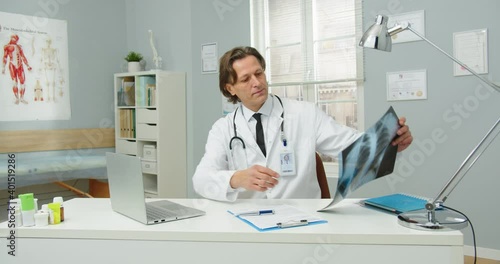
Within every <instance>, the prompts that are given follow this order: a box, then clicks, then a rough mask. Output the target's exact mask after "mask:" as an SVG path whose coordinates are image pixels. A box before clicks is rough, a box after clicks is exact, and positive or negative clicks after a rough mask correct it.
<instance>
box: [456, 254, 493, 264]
mask: <svg viewBox="0 0 500 264" xmlns="http://www.w3.org/2000/svg"><path fill="white" fill-rule="evenodd" d="M464 260H465V262H464V263H465V264H474V257H470V256H465V258H464ZM476 264H500V260H491V259H483V258H477V262H476Z"/></svg>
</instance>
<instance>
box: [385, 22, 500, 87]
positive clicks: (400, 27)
mask: <svg viewBox="0 0 500 264" xmlns="http://www.w3.org/2000/svg"><path fill="white" fill-rule="evenodd" d="M404 30H410V31H411V32H413V34H415V35H417V36H418V37H420V38H421V39H423V40H425V41H426V42H427V43H429V44H430V45H431V46H433V47H434V48H436V49H437V50H439V51H440V52H441V53H443V54H444V55H446V56H447V57H448V58H450V59H451V60H453V61H454V62H456V63H457V64H458V65H460V66H462V67H464V68H465V69H466V70H467V71H469V72H470V73H472V74H473V75H474V76H476V77H477V78H479V79H480V80H482V81H483V82H485V83H486V84H488V85H489V86H491V87H493V88H495V89H496V90H497V91H498V92H500V86H498V85H496V84H494V83H493V82H491V81H490V80H488V79H486V78H484V77H481V76H480V75H479V74H478V73H476V72H475V71H474V70H473V69H471V68H470V67H469V66H467V65H465V64H464V63H463V62H461V61H459V60H458V59H457V58H455V57H453V56H451V55H450V54H448V53H447V52H446V51H444V50H443V49H441V48H440V47H438V46H437V45H436V44H434V43H433V42H432V41H430V40H429V39H427V38H426V37H424V36H422V34H420V33H418V32H417V31H416V30H414V29H413V28H412V27H411V24H410V23H403V24H400V25H395V26H394V27H392V28H390V29H389V30H388V33H389V35H391V36H392V35H395V34H397V33H399V32H401V31H404Z"/></svg>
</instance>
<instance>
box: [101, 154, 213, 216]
mask: <svg viewBox="0 0 500 264" xmlns="http://www.w3.org/2000/svg"><path fill="white" fill-rule="evenodd" d="M106 163H107V172H108V183H109V192H110V197H111V207H112V208H113V211H115V212H117V213H120V214H122V215H124V216H127V217H129V218H132V219H134V220H136V221H138V222H141V223H143V224H147V225H151V224H158V223H164V222H170V221H176V220H180V219H186V218H191V217H196V216H202V215H205V212H204V211H202V210H198V209H195V208H191V207H187V206H184V205H181V204H178V203H175V202H171V201H168V200H159V201H152V202H146V198H145V196H144V182H143V176H142V166H141V159H140V158H139V157H135V156H129V155H125V154H120V153H110V152H107V153H106Z"/></svg>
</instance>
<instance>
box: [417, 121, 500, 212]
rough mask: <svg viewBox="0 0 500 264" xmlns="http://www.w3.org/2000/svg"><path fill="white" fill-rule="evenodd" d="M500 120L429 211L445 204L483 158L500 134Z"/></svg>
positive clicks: (452, 178)
mask: <svg viewBox="0 0 500 264" xmlns="http://www.w3.org/2000/svg"><path fill="white" fill-rule="evenodd" d="M499 123H500V118H499V119H498V120H497V121H496V123H495V124H494V125H493V127H491V128H490V130H489V131H488V133H486V135H485V136H484V137H483V139H482V140H481V141H480V142H479V144H477V146H476V147H475V148H474V149H473V150H472V151H471V153H469V155H468V156H467V158H466V159H465V160H464V161H463V162H462V164H461V165H460V167H459V168H458V170H457V171H456V172H455V174H453V176H452V177H451V178H450V180H449V181H448V183H446V185H445V186H444V187H443V189H442V190H441V191H440V192H439V194H438V195H437V196H436V198H434V201H433V202H432V204H429V203H428V204H427V205H426V208H427V209H428V210H432V209H434V208H435V207H436V206H437V204H438V203H439V204H441V203H444V201H446V199H447V198H448V195H450V193H451V192H452V191H453V190H454V189H455V187H456V186H457V185H458V183H460V181H461V180H462V178H463V177H464V176H465V174H466V173H467V172H468V171H469V170H470V169H471V168H472V166H473V165H474V163H476V161H477V160H478V159H479V157H481V155H482V154H483V152H484V151H485V150H486V149H487V148H488V146H489V145H490V144H491V143H492V142H493V140H494V139H495V138H496V137H497V136H498V134H499V132H500V126H498V124H499Z"/></svg>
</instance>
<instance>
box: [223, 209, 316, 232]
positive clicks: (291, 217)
mask: <svg viewBox="0 0 500 264" xmlns="http://www.w3.org/2000/svg"><path fill="white" fill-rule="evenodd" d="M262 209H272V210H274V214H263V215H240V216H237V217H238V218H241V219H243V220H245V221H247V222H249V223H250V224H252V225H254V226H255V227H257V228H258V229H260V230H265V229H269V228H275V227H278V225H277V224H278V223H285V224H286V223H293V222H298V221H300V220H307V222H308V223H314V222H318V221H324V220H322V219H321V218H319V217H317V216H314V215H311V214H308V213H306V212H303V211H301V210H299V209H297V208H296V207H293V206H290V205H286V204H283V205H277V206H274V207H273V208H242V209H241V210H233V211H229V212H230V213H231V214H234V215H238V214H239V213H240V212H245V211H255V210H262Z"/></svg>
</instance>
